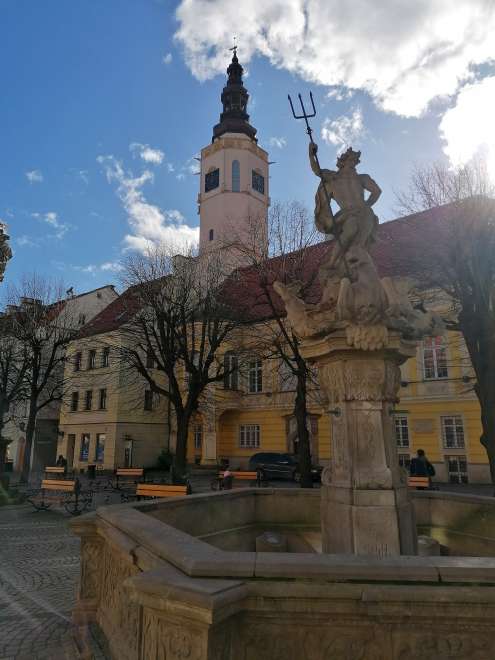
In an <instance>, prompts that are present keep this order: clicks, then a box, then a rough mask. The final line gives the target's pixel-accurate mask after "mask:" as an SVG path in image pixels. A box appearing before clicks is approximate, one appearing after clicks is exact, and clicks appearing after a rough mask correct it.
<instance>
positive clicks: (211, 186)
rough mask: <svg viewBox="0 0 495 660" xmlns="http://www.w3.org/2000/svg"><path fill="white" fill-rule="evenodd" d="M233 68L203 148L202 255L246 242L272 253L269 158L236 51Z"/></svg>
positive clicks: (200, 196)
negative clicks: (258, 137)
mask: <svg viewBox="0 0 495 660" xmlns="http://www.w3.org/2000/svg"><path fill="white" fill-rule="evenodd" d="M233 50H234V54H233V57H232V62H231V63H230V65H229V67H228V69H227V76H228V79H227V84H226V85H225V87H224V88H223V91H222V96H221V101H222V106H223V111H222V113H221V114H220V122H219V123H218V124H217V125H216V126H215V127H214V128H213V139H212V142H211V144H209V145H208V146H207V147H205V148H204V149H202V150H201V176H200V186H201V187H200V191H199V195H198V205H199V214H200V238H199V247H200V252H205V251H207V250H210V249H216V248H218V247H220V246H222V247H223V246H225V243H226V241H230V240H232V241H241V242H244V243H248V244H249V245H251V246H253V245H254V246H255V248H256V250H257V251H258V253H259V254H265V253H266V251H267V214H268V206H269V204H270V199H269V197H268V181H269V179H268V168H269V166H268V154H267V152H266V151H264V150H263V149H261V148H260V147H259V146H258V144H257V140H256V129H255V128H254V127H253V126H251V124H250V123H249V115H248V114H247V104H248V99H249V94H248V92H247V90H246V88H245V87H244V84H243V82H242V74H243V68H242V66H241V65H240V64H239V60H238V59H237V49H236V48H234V49H233Z"/></svg>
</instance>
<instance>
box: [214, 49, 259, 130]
mask: <svg viewBox="0 0 495 660" xmlns="http://www.w3.org/2000/svg"><path fill="white" fill-rule="evenodd" d="M237 48H238V46H237V40H236V37H234V46H233V47H232V48H231V49H230V50H231V51H233V54H232V61H231V63H230V64H229V67H228V69H227V84H226V85H225V87H224V88H223V91H222V96H221V101H222V106H223V111H222V113H221V114H220V122H219V123H218V124H217V125H216V126H215V127H214V128H213V140H212V142H214V141H215V139H216V138H219V137H220V136H221V135H223V134H224V133H244V135H247V136H248V137H250V138H251V139H252V140H254V141H256V129H255V128H254V127H253V126H251V124H250V123H249V115H248V114H247V112H246V109H247V104H248V100H249V94H248V92H247V89H246V88H245V87H244V83H243V82H242V74H243V73H244V69H243V68H242V66H241V64H239V60H238V58H237Z"/></svg>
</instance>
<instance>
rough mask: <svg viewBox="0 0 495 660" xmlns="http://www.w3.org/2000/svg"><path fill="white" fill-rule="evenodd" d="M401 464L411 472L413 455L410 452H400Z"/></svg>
mask: <svg viewBox="0 0 495 660" xmlns="http://www.w3.org/2000/svg"><path fill="white" fill-rule="evenodd" d="M399 465H400V466H401V468H404V469H405V470H407V471H408V472H409V466H410V465H411V457H410V455H409V454H399Z"/></svg>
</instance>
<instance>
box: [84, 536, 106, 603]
mask: <svg viewBox="0 0 495 660" xmlns="http://www.w3.org/2000/svg"><path fill="white" fill-rule="evenodd" d="M102 551H103V544H102V542H101V540H99V539H98V538H97V537H88V538H83V539H82V542H81V598H99V595H100V580H101V565H100V561H101V558H102Z"/></svg>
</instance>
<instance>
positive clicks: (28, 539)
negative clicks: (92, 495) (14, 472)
mask: <svg viewBox="0 0 495 660" xmlns="http://www.w3.org/2000/svg"><path fill="white" fill-rule="evenodd" d="M68 520H69V516H67V515H65V514H63V513H61V512H57V511H44V512H39V513H36V512H35V511H33V509H32V507H31V506H30V505H20V506H7V507H0V660H74V659H76V658H78V657H79V654H78V651H77V647H76V646H75V643H74V641H73V638H72V625H71V611H72V608H73V605H74V600H75V595H76V585H77V581H78V579H79V539H78V538H76V537H75V536H73V535H72V534H71V533H70V531H69V527H68ZM103 657H104V656H103V655H102V654H100V653H99V652H96V653H95V658H103Z"/></svg>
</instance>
